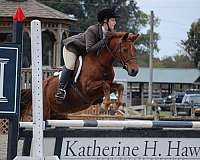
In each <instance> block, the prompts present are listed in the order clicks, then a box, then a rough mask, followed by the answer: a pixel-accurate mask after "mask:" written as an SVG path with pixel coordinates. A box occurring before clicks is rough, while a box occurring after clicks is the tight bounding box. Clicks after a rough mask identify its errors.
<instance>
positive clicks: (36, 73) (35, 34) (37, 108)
mask: <svg viewBox="0 0 200 160" xmlns="http://www.w3.org/2000/svg"><path fill="white" fill-rule="evenodd" d="M31 55H32V105H33V145H32V146H33V158H36V159H38V160H42V159H43V157H44V156H43V128H44V127H43V94H42V42H41V23H40V21H38V20H33V21H32V22H31Z"/></svg>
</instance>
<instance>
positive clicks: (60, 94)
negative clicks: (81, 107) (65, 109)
mask: <svg viewBox="0 0 200 160" xmlns="http://www.w3.org/2000/svg"><path fill="white" fill-rule="evenodd" d="M65 97H66V91H65V90H64V89H59V90H58V92H57V94H56V98H57V99H61V100H64V99H65Z"/></svg>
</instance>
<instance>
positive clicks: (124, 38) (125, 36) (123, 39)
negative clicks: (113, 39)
mask: <svg viewBox="0 0 200 160" xmlns="http://www.w3.org/2000/svg"><path fill="white" fill-rule="evenodd" d="M128 34H129V33H125V34H124V35H123V37H122V41H125V40H127V38H128Z"/></svg>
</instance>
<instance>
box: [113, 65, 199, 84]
mask: <svg viewBox="0 0 200 160" xmlns="http://www.w3.org/2000/svg"><path fill="white" fill-rule="evenodd" d="M149 77H150V76H149V68H142V67H141V68H139V73H138V74H137V76H136V77H131V76H129V75H128V73H127V71H126V70H124V69H122V68H120V67H115V80H121V81H127V82H149ZM199 78H200V70H198V69H188V68H187V69H186V68H154V69H153V82H154V83H189V84H192V83H195V82H198V81H199Z"/></svg>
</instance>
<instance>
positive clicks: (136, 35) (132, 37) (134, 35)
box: [128, 33, 140, 42]
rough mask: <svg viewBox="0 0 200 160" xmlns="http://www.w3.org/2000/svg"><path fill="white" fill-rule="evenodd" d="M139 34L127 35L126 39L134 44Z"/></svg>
mask: <svg viewBox="0 0 200 160" xmlns="http://www.w3.org/2000/svg"><path fill="white" fill-rule="evenodd" d="M139 35H140V34H133V33H129V36H128V39H129V40H131V41H132V42H135V41H136V40H137V39H138V37H139Z"/></svg>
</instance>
